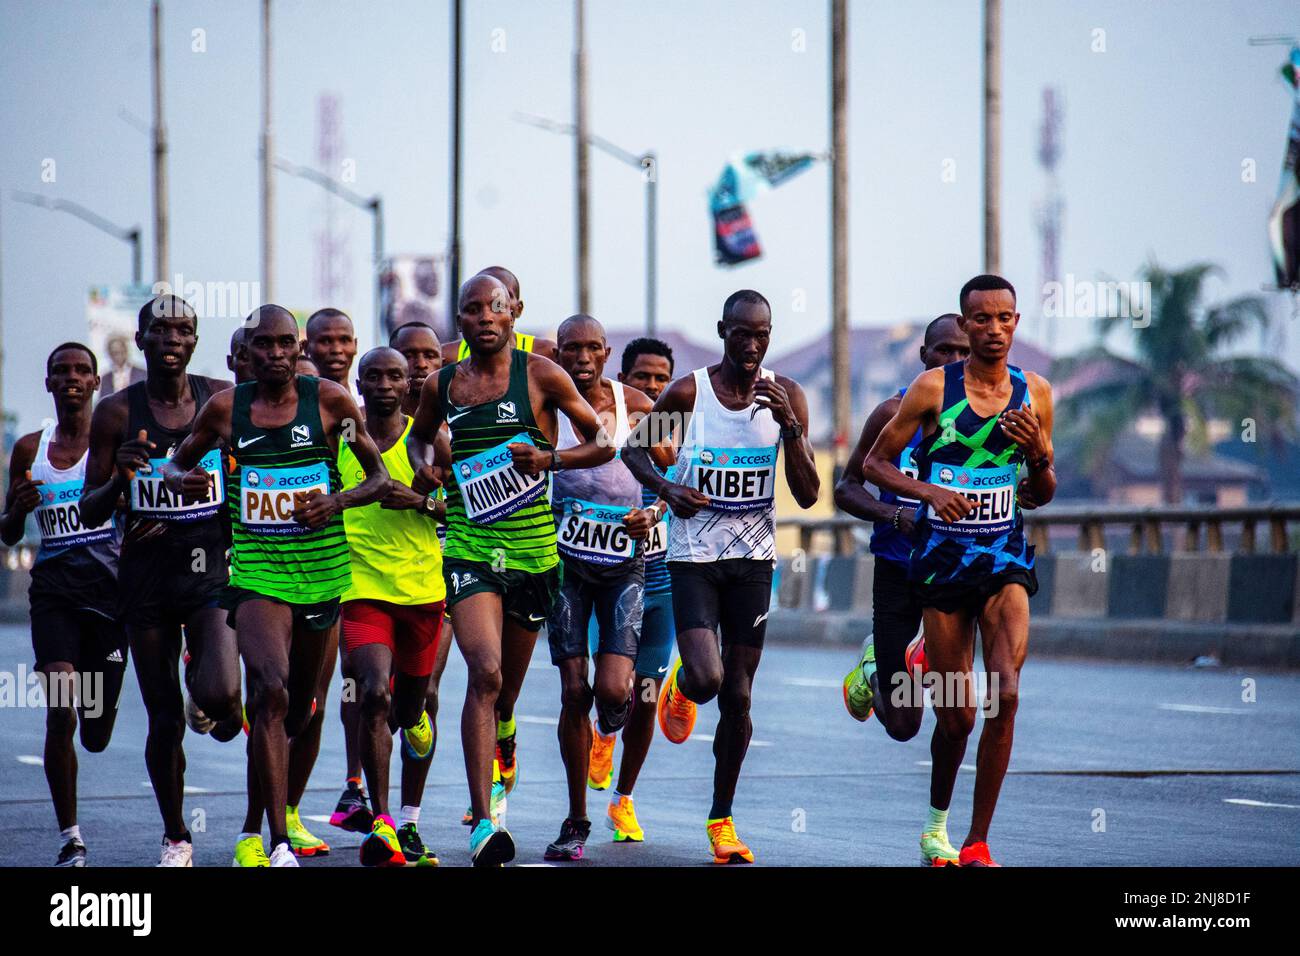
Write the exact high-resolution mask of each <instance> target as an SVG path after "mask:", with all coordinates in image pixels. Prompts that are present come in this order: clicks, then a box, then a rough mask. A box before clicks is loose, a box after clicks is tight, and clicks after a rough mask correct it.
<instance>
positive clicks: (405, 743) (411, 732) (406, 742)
mask: <svg viewBox="0 0 1300 956" xmlns="http://www.w3.org/2000/svg"><path fill="white" fill-rule="evenodd" d="M402 750H403V751H405V752H406V755H407V756H408V757H410V758H411V759H412V760H428V759H429V757H430V756H432V754H433V725H432V724H430V723H429V715H428V713H426V712H422V713H421V714H420V722H419V723H418V724H416V725H415V726H414V727H411V728H410V729H408V730H403V731H402Z"/></svg>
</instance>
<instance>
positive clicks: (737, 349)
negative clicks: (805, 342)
mask: <svg viewBox="0 0 1300 956" xmlns="http://www.w3.org/2000/svg"><path fill="white" fill-rule="evenodd" d="M718 331H719V333H720V334H721V335H722V348H723V351H724V352H725V353H726V355H727V358H729V359H731V361H732V363H733V364H734V365H735V366H736V367H737V368H739V369H740V370H741V371H742V372H747V373H749V374H757V372H758V369H759V366H760V365H762V364H763V357H764V356H765V355H767V346H768V342H769V341H770V340H771V338H772V313H771V312H769V311H768V309H767V307H766V306H764V305H763V304H762V303H761V302H758V303H754V302H742V303H740V304H739V305H737V306H736V307H735V308H734V309H733V310H732V313H731V317H730V318H728V319H727V320H726V321H725V322H719V323H718Z"/></svg>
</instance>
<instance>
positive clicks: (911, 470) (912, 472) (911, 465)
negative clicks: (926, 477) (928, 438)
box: [894, 448, 921, 508]
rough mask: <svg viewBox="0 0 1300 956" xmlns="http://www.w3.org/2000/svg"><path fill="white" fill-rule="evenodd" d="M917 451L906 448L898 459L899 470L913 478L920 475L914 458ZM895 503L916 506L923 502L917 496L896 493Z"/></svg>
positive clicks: (910, 506) (909, 506)
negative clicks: (911, 496)
mask: <svg viewBox="0 0 1300 956" xmlns="http://www.w3.org/2000/svg"><path fill="white" fill-rule="evenodd" d="M915 453H916V449H915V448H904V449H903V454H902V455H900V456H899V459H898V470H899V471H901V472H902V473H903V474H905V475H906V476H907V477H908V478H912V479H915V478H917V477H918V476H919V475H920V472H919V471H917V468H916V461H915V459H914V458H913V456H914V455H915ZM894 503H895V504H899V505H903V506H904V507H908V508H915V507H916V506H917V505H919V504H920V503H921V502H919V501H917V500H916V499H915V498H908V497H907V496H906V495H895V496H894Z"/></svg>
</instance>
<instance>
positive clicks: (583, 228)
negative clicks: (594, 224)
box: [573, 0, 591, 315]
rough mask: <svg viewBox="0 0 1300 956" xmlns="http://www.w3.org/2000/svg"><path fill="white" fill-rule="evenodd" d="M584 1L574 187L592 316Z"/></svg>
mask: <svg viewBox="0 0 1300 956" xmlns="http://www.w3.org/2000/svg"><path fill="white" fill-rule="evenodd" d="M584 6H585V5H584V3H583V0H574V4H573V22H574V44H573V46H574V50H573V113H574V121H575V123H576V124H577V136H575V137H574V144H573V145H574V175H575V177H576V182H575V184H574V186H575V191H576V195H577V207H576V210H575V213H576V222H575V224H574V228H575V231H576V233H577V245H578V249H577V260H578V261H577V268H578V275H577V284H578V311H579V312H582V313H584V314H587V315H590V314H591V313H590V312H589V308H590V305H591V301H590V300H591V297H590V292H589V289H590V282H591V246H590V237H589V232H590V227H591V206H590V203H589V197H588V195H587V162H588V159H587V145H588V142H587V45H586V43H587V41H586V36H585V33H586V29H585V23H584V20H585V19H586V17H585V10H584Z"/></svg>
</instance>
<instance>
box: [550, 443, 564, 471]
mask: <svg viewBox="0 0 1300 956" xmlns="http://www.w3.org/2000/svg"><path fill="white" fill-rule="evenodd" d="M563 467H564V463H563V462H561V461H560V449H558V448H553V449H551V471H559V470H560V469H561V468H563Z"/></svg>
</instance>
